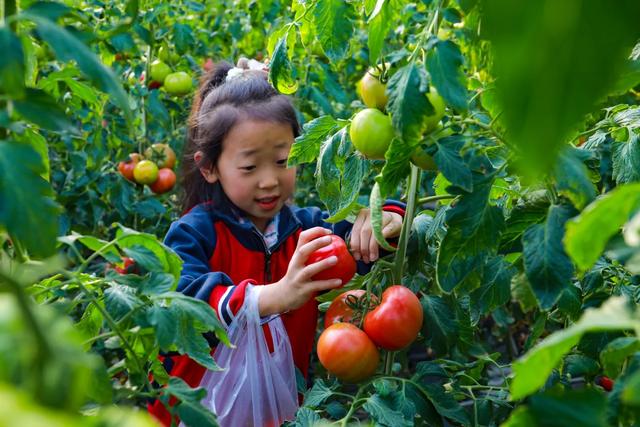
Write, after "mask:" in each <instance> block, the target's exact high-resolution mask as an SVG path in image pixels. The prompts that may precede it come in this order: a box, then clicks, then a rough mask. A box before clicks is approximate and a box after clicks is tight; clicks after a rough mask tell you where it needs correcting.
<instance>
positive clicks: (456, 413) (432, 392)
mask: <svg viewBox="0 0 640 427" xmlns="http://www.w3.org/2000/svg"><path fill="white" fill-rule="evenodd" d="M422 387H423V388H424V390H425V391H426V393H427V396H429V400H430V401H431V403H433V406H434V407H435V408H436V411H438V413H439V414H440V415H442V416H443V417H445V418H449V419H450V420H453V421H456V422H458V423H460V424H461V425H463V426H468V425H470V424H471V422H470V421H469V417H468V416H467V413H466V412H465V410H464V408H463V407H462V406H460V403H458V401H457V400H456V399H455V398H454V397H453V394H452V393H447V392H446V391H445V389H444V388H443V387H442V386H441V385H439V384H428V383H427V384H423V385H422Z"/></svg>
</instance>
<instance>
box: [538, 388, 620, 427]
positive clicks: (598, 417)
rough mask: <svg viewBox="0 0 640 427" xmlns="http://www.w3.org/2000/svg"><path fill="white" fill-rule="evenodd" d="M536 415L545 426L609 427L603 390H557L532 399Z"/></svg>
mask: <svg viewBox="0 0 640 427" xmlns="http://www.w3.org/2000/svg"><path fill="white" fill-rule="evenodd" d="M529 408H530V412H531V414H532V416H533V417H534V418H535V420H536V422H537V423H538V425H540V426H545V427H565V426H581V427H582V426H584V427H608V426H609V423H607V419H606V408H607V399H606V397H605V395H604V393H602V392H601V391H599V390H596V389H593V388H592V389H583V390H567V391H564V390H563V391H559V390H553V391H549V392H547V393H544V394H536V395H535V396H532V397H531V399H530V400H529Z"/></svg>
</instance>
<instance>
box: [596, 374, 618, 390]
mask: <svg viewBox="0 0 640 427" xmlns="http://www.w3.org/2000/svg"><path fill="white" fill-rule="evenodd" d="M596 384H598V385H599V386H600V387H602V388H603V389H605V390H606V391H611V390H613V386H614V381H613V380H612V379H611V378H609V377H607V376H605V375H603V376H601V377H600V378H599V379H598V381H597V382H596Z"/></svg>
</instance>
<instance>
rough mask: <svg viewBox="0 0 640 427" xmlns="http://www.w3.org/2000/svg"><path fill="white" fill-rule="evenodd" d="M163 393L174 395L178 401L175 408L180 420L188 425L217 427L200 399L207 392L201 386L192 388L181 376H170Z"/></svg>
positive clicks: (214, 418) (214, 419)
mask: <svg viewBox="0 0 640 427" xmlns="http://www.w3.org/2000/svg"><path fill="white" fill-rule="evenodd" d="M163 394H165V395H170V396H175V397H177V398H178V400H179V401H180V403H179V404H178V405H177V407H176V409H177V412H178V416H179V417H180V420H181V421H182V422H184V423H185V425H186V426H188V427H196V426H197V427H217V426H218V423H217V420H216V417H215V415H213V414H212V413H211V412H210V411H209V410H207V409H206V408H205V407H204V406H202V404H201V403H200V401H201V400H202V399H203V398H204V397H205V396H206V394H207V392H206V390H205V389H203V388H198V389H193V388H191V387H189V385H187V383H185V382H184V381H183V380H182V379H181V378H178V377H171V378H170V379H169V384H168V385H167V387H165V388H164V389H163Z"/></svg>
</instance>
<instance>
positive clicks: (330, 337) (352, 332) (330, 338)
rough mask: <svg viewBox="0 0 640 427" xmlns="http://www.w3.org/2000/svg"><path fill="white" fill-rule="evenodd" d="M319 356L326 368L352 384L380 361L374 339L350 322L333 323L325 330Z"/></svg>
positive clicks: (371, 373) (321, 339) (319, 344)
mask: <svg viewBox="0 0 640 427" xmlns="http://www.w3.org/2000/svg"><path fill="white" fill-rule="evenodd" d="M318 358H319V359H320V363H322V366H324V367H325V369H326V370H327V371H329V372H331V373H332V374H333V375H335V376H336V377H338V378H339V379H341V380H342V381H346V382H350V383H357V382H360V381H362V380H365V379H367V378H369V377H370V376H371V375H373V373H374V372H375V371H376V369H377V367H378V363H379V361H380V356H379V353H378V349H377V348H376V346H375V345H374V344H373V342H372V341H371V339H369V337H368V336H367V334H365V333H364V332H363V331H362V330H361V329H359V328H358V327H357V326H354V325H352V324H350V323H334V324H333V325H331V326H329V327H328V328H327V329H325V330H324V331H323V332H322V334H321V335H320V338H319V339H318Z"/></svg>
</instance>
